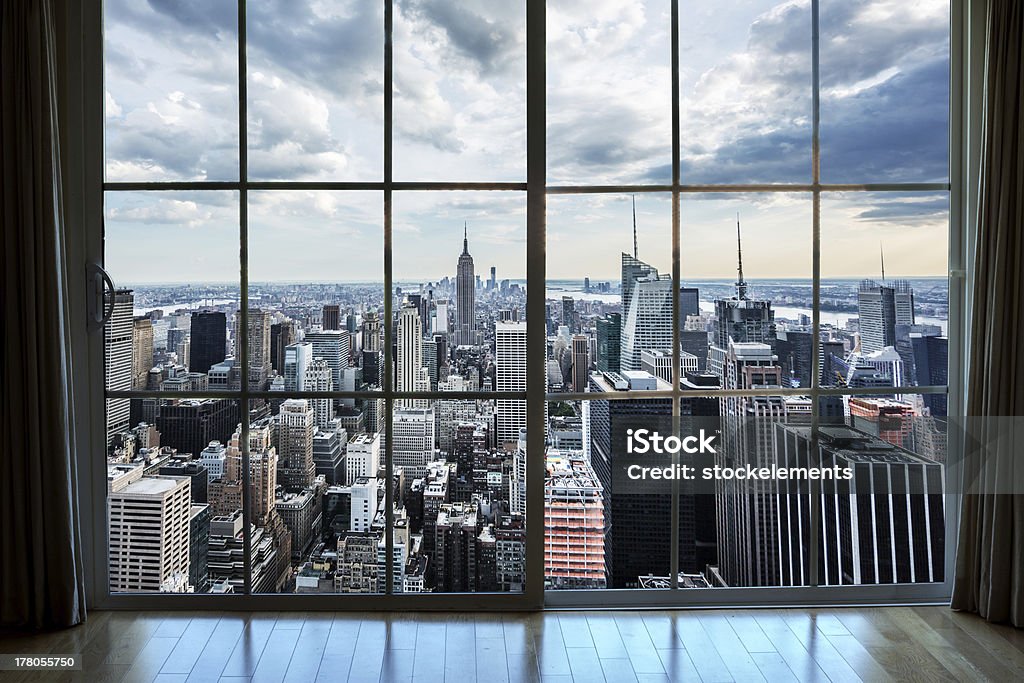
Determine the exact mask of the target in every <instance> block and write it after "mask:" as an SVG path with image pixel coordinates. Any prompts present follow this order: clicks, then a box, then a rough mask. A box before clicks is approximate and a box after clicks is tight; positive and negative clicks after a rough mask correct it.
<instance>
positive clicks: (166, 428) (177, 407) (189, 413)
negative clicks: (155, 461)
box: [156, 398, 239, 457]
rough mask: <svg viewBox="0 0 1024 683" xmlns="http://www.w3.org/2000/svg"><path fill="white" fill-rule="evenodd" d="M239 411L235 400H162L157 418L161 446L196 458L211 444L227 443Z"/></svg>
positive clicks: (236, 422)
mask: <svg viewBox="0 0 1024 683" xmlns="http://www.w3.org/2000/svg"><path fill="white" fill-rule="evenodd" d="M238 408H239V406H238V401H231V400H228V399H220V398H203V399H194V398H191V399H169V400H163V401H161V402H160V406H159V408H158V414H157V418H156V428H157V431H159V432H160V444H161V445H162V446H170V447H171V448H176V449H178V453H181V454H184V453H189V454H191V455H194V456H197V457H198V456H199V454H201V453H202V452H203V450H204V449H205V448H206V447H207V446H208V445H209V444H210V442H211V441H220V442H222V443H225V442H227V440H228V439H229V438H230V437H231V432H232V431H233V430H234V428H235V425H237V424H238V420H239V410H238Z"/></svg>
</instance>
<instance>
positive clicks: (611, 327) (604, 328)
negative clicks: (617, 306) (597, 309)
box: [597, 313, 622, 372]
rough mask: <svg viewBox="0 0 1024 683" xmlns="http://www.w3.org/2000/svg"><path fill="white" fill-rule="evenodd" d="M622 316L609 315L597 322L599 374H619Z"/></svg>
mask: <svg viewBox="0 0 1024 683" xmlns="http://www.w3.org/2000/svg"><path fill="white" fill-rule="evenodd" d="M621 337H622V315H621V314H619V313H609V314H608V315H606V316H605V317H603V318H598V320H597V369H598V371H599V372H618V371H619V370H620V365H619V357H620V354H621V353H622V348H621Z"/></svg>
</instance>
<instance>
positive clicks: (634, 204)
mask: <svg viewBox="0 0 1024 683" xmlns="http://www.w3.org/2000/svg"><path fill="white" fill-rule="evenodd" d="M631 196H632V197H633V258H635V259H638V258H640V255H639V252H638V251H637V247H636V195H635V194H634V195H631Z"/></svg>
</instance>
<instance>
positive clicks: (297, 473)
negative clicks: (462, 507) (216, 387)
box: [228, 394, 387, 593]
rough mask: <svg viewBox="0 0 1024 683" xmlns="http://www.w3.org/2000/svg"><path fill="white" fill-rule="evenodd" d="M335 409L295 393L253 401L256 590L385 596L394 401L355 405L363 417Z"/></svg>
mask: <svg viewBox="0 0 1024 683" xmlns="http://www.w3.org/2000/svg"><path fill="white" fill-rule="evenodd" d="M334 403H335V402H334V400H332V399H330V398H323V399H307V398H292V397H288V396H287V394H284V395H283V396H282V398H281V399H274V400H272V401H262V400H252V401H250V411H249V420H250V424H249V466H250V474H249V477H250V484H249V485H250V487H251V497H252V500H253V501H255V502H254V504H253V516H252V522H253V526H254V531H253V533H254V537H253V547H254V550H253V558H252V561H253V563H254V564H253V573H254V577H253V591H254V592H283V593H383V592H384V589H385V581H386V574H385V572H386V565H385V558H386V547H385V536H384V533H385V532H384V530H385V513H386V507H385V496H386V486H387V483H386V482H387V479H386V475H385V473H384V470H383V466H384V455H383V445H382V444H383V435H382V434H381V432H380V431H379V426H378V416H379V414H380V413H382V412H383V409H384V401H383V399H366V400H363V399H358V400H355V401H354V402H353V403H354V405H353V406H352V407H351V408H350V409H349V410H348V411H347V412H348V413H349V414H351V415H352V416H355V417H343V416H342V410H341V408H340V407H339V408H338V409H336V408H335V405H334ZM368 425H369V426H368ZM240 438H241V435H240V433H236V434H234V435H233V437H232V441H231V443H230V444H229V446H228V450H229V452H232V450H233V449H234V450H235V451H237V450H238V449H239V448H240V447H241V444H239V439H240ZM257 539H258V540H257ZM257 545H261V546H263V547H265V549H266V550H265V552H266V556H263V555H261V556H257V554H256V550H255V548H256V546H257ZM271 555H273V560H271V559H269V558H270V557H271ZM257 569H259V570H260V572H259V573H260V576H261V578H260V579H259V580H257V578H256V573H257V571H256V570H257Z"/></svg>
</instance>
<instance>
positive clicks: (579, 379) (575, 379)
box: [572, 334, 590, 392]
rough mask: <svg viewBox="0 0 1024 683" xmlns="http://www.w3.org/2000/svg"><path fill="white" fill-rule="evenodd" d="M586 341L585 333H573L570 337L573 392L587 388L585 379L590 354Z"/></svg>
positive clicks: (587, 375)
mask: <svg viewBox="0 0 1024 683" xmlns="http://www.w3.org/2000/svg"><path fill="white" fill-rule="evenodd" d="M587 342H588V339H587V336H586V335H585V334H575V335H573V337H572V390H573V391H575V392H581V391H586V390H587V381H588V378H589V376H590V354H589V353H588V348H587V346H588V344H587Z"/></svg>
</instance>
